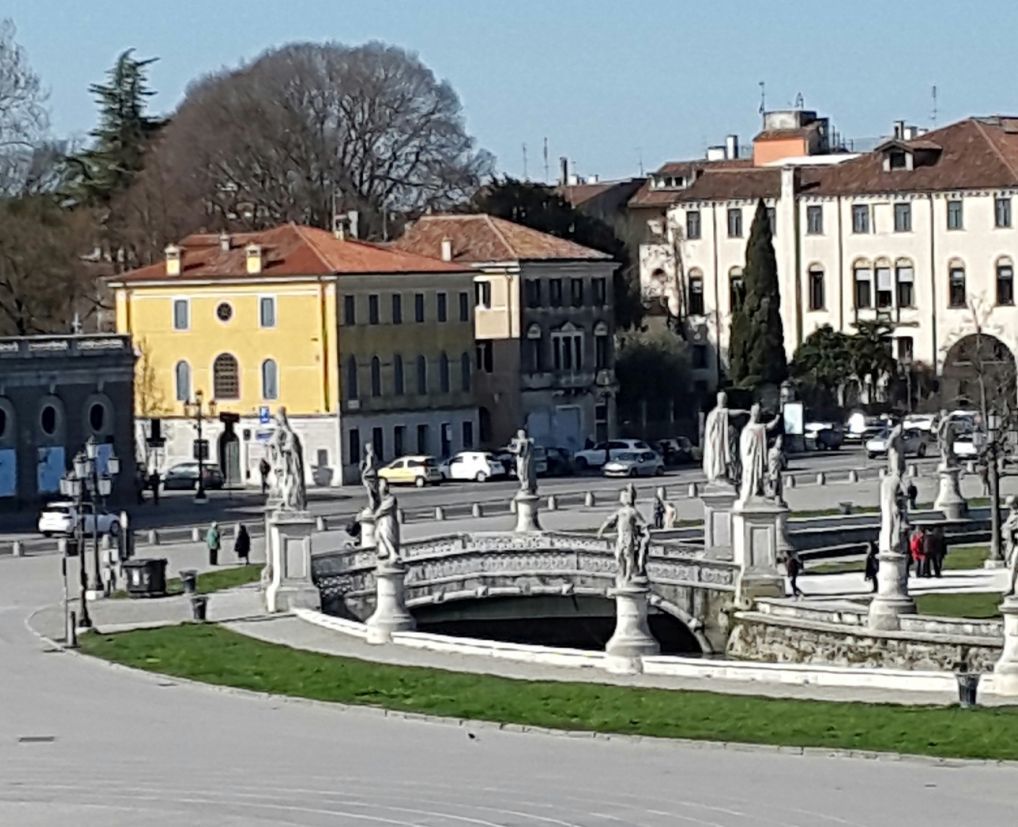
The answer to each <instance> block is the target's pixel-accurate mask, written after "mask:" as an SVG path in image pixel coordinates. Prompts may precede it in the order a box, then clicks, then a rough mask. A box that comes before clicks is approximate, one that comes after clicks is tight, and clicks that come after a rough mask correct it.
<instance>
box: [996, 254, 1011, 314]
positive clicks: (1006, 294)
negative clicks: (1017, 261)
mask: <svg viewBox="0 0 1018 827" xmlns="http://www.w3.org/2000/svg"><path fill="white" fill-rule="evenodd" d="M997 304H1000V305H1004V306H1007V307H1010V306H1012V305H1013V304H1014V263H1013V262H1012V261H1011V259H1010V258H1009V257H1008V256H1001V257H1000V258H998V259H997Z"/></svg>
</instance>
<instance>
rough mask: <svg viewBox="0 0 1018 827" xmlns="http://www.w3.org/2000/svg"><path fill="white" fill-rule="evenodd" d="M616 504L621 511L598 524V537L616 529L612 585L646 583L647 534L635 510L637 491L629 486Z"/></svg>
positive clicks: (641, 516) (642, 519)
mask: <svg viewBox="0 0 1018 827" xmlns="http://www.w3.org/2000/svg"><path fill="white" fill-rule="evenodd" d="M619 502H620V503H621V507H620V508H619V510H618V511H616V512H615V513H614V514H612V515H611V516H610V517H609V518H608V519H607V520H605V521H604V523H602V524H601V527H600V528H599V529H598V531H597V536H598V537H603V536H604V533H605V532H606V531H608V530H609V529H611V528H614V529H615V565H616V566H617V567H618V569H617V573H616V576H615V584H616V585H618V586H625V585H631V584H632V583H634V582H635V581H637V580H646V579H647V549H648V547H649V546H648V544H649V542H650V530H649V527H648V526H647V521H646V520H645V519H644V518H643V515H642V514H641V513H640V512H639V511H638V510H637V508H636V489H635V488H634V487H633V486H632V484H630V485H627V486H626V487H625V488H623V489H622V492H621V493H620V494H619ZM644 537H646V539H644Z"/></svg>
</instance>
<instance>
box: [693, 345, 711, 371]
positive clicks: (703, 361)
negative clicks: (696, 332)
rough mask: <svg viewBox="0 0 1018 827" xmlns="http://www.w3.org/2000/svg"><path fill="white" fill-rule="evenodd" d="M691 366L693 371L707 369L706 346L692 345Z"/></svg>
mask: <svg viewBox="0 0 1018 827" xmlns="http://www.w3.org/2000/svg"><path fill="white" fill-rule="evenodd" d="M691 361H692V365H693V369H694V370H704V369H705V368H706V367H707V345H693V354H692V360H691Z"/></svg>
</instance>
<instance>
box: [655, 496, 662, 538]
mask: <svg viewBox="0 0 1018 827" xmlns="http://www.w3.org/2000/svg"><path fill="white" fill-rule="evenodd" d="M664 527H665V503H664V500H662V499H661V497H660V496H659V495H657V494H655V495H654V528H656V529H657V530H658V531H660V530H661V529H662V528H664Z"/></svg>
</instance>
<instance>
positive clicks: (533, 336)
mask: <svg viewBox="0 0 1018 827" xmlns="http://www.w3.org/2000/svg"><path fill="white" fill-rule="evenodd" d="M526 348H527V367H528V368H529V370H530V372H531V373H541V372H543V371H544V336H543V334H542V332H541V326H540V325H537V324H532V325H531V326H530V327H529V328H528V329H527V345H526Z"/></svg>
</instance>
